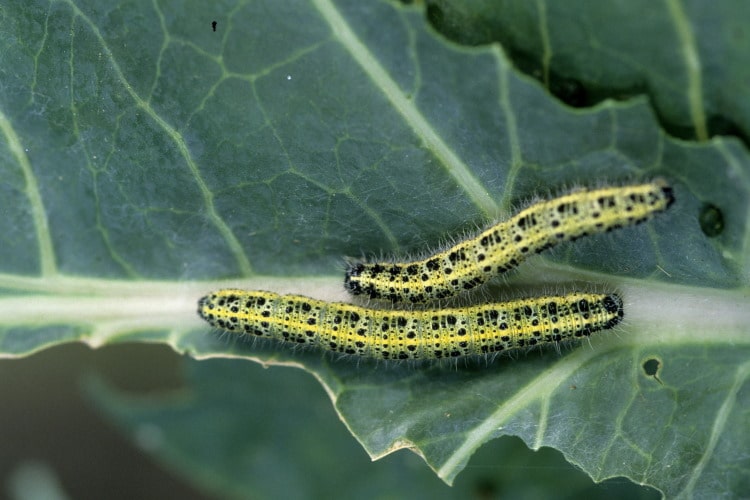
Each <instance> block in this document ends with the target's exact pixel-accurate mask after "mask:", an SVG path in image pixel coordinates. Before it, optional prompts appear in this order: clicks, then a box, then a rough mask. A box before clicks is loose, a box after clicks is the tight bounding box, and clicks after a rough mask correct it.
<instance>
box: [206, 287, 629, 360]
mask: <svg viewBox="0 0 750 500" xmlns="http://www.w3.org/2000/svg"><path fill="white" fill-rule="evenodd" d="M198 314H199V315H200V316H201V318H203V319H204V320H206V321H207V322H208V323H210V324H211V325H212V326H214V327H216V328H219V329H222V330H225V331H228V332H232V333H239V334H245V335H252V336H256V337H264V338H271V339H276V340H279V341H282V342H289V343H293V344H298V345H309V346H314V347H318V348H321V349H324V350H327V351H331V352H336V353H342V354H351V355H356V356H363V357H368V358H375V359H386V360H399V359H441V358H456V357H461V356H473V355H487V354H494V353H498V352H503V351H507V350H512V349H519V348H525V347H530V346H536V345H544V344H557V343H559V342H562V341H565V340H574V339H579V338H584V337H588V336H589V335H591V334H592V333H594V332H598V331H600V330H605V329H608V328H612V327H613V326H615V325H617V324H618V323H619V322H620V321H621V320H622V318H623V314H624V311H623V303H622V299H621V298H620V296H619V295H617V294H614V293H610V294H597V293H583V292H572V293H569V294H566V295H558V296H543V297H533V298H528V299H518V300H512V301H509V302H499V303H490V304H481V305H475V306H468V307H455V308H445V309H424V310H412V311H407V310H386V309H370V308H365V307H361V306H357V305H354V304H345V303H338V302H323V301H320V300H315V299H310V298H308V297H302V296H299V295H278V294H275V293H271V292H263V291H245V290H233V289H229V290H219V291H216V292H213V293H211V294H209V295H207V296H205V297H203V298H202V299H200V301H199V302H198Z"/></svg>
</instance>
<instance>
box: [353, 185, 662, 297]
mask: <svg viewBox="0 0 750 500" xmlns="http://www.w3.org/2000/svg"><path fill="white" fill-rule="evenodd" d="M673 202H674V195H673V192H672V188H671V187H670V186H669V185H668V184H667V183H666V181H664V180H663V179H656V180H654V181H652V182H648V183H644V184H635V185H626V186H617V187H605V188H599V189H579V190H576V191H573V192H571V193H568V194H566V195H563V196H560V197H558V198H554V199H551V200H543V201H540V202H537V203H534V204H532V205H531V206H529V207H527V208H525V209H524V210H521V211H520V212H518V213H517V214H516V215H514V216H513V217H511V218H509V219H507V220H504V221H502V222H499V223H497V224H495V225H493V226H491V227H489V228H488V229H486V230H484V231H482V232H481V233H480V234H478V235H477V236H474V237H472V238H469V239H466V240H464V241H462V242H460V243H458V244H457V245H455V246H453V247H451V248H448V249H447V250H444V251H441V252H438V253H435V254H432V255H430V256H429V257H427V258H424V259H421V260H416V261H413V262H403V263H400V262H395V263H384V262H355V263H351V264H349V265H348V268H347V270H346V276H345V278H344V286H345V287H346V289H347V290H348V291H349V292H350V293H351V294H352V295H364V296H366V297H369V298H371V299H383V300H389V301H392V302H407V303H420V302H429V301H434V300H440V299H446V298H449V297H452V296H454V295H456V294H459V293H461V292H465V291H468V290H471V289H473V288H475V287H476V286H479V285H481V284H482V283H485V282H486V281H488V280H489V279H491V278H492V277H494V276H496V275H498V274H502V273H504V272H506V271H508V270H510V269H513V268H515V267H516V266H518V265H519V264H520V263H521V262H523V261H524V260H525V259H526V258H527V257H529V256H531V255H533V254H536V253H539V252H542V251H543V250H546V249H547V248H550V247H552V246H555V245H556V244H558V243H561V242H563V241H571V240H575V239H577V238H581V237H583V236H587V235H590V234H596V233H603V232H607V231H612V230H614V229H618V228H621V227H625V226H632V225H635V224H638V223H641V222H644V221H646V220H648V219H649V218H651V217H652V216H653V215H654V214H656V213H658V212H661V211H664V210H666V209H667V208H668V207H669V206H670V205H671V204H672V203H673Z"/></svg>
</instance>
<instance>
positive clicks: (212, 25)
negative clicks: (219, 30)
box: [211, 21, 216, 31]
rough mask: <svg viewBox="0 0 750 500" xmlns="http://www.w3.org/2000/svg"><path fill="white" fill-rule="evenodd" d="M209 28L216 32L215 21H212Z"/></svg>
mask: <svg viewBox="0 0 750 500" xmlns="http://www.w3.org/2000/svg"><path fill="white" fill-rule="evenodd" d="M211 27H212V28H213V29H214V31H216V21H213V22H212V23H211Z"/></svg>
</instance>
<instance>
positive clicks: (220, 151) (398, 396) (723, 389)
mask: <svg viewBox="0 0 750 500" xmlns="http://www.w3.org/2000/svg"><path fill="white" fill-rule="evenodd" d="M535 5H536V6H537V7H539V6H543V4H541V3H539V2H538V3H537V4H535ZM668 5H669V6H670V7H671V8H672V10H674V8H675V7H677V5H676V4H675V5H672V3H668ZM431 12H432V13H433V14H434V12H435V11H434V10H432V11H431ZM636 12H639V11H636ZM548 14H549V13H548ZM740 14H741V11H739V10H738V11H737V12H731V11H729V10H727V11H726V12H722V13H721V16H723V17H720V18H718V19H717V18H711V19H710V21H711V23H713V24H711V23H708V21H706V20H705V19H703V18H702V17H700V16H697V15H695V14H694V13H692V12H690V11H687V12H686V13H685V14H684V16H683V17H681V18H679V19H678V18H675V17H672V18H668V20H671V21H672V22H673V24H674V25H675V26H677V27H678V28H681V29H682V28H685V27H690V28H692V32H693V34H694V36H699V35H700V38H699V39H697V40H699V41H700V43H698V44H697V46H700V47H703V46H709V47H714V46H713V45H711V42H712V40H713V38H712V37H715V36H716V35H715V34H714V33H724V31H721V30H718V31H717V30H712V29H711V26H713V25H715V23H719V24H721V23H725V24H726V25H727V26H730V25H732V23H734V22H736V21H735V20H736V19H740V17H739V16H740ZM0 15H2V16H4V17H3V19H2V22H3V31H2V33H0V49H2V50H0V81H2V83H3V84H2V86H0V137H2V139H3V140H2V142H0V169H1V170H0V173H1V174H2V177H0V179H2V180H1V181H0V187H2V190H3V195H4V196H2V198H0V206H1V207H2V210H3V213H4V214H6V217H4V218H3V220H2V222H1V224H2V231H0V255H1V256H2V258H0V289H2V290H3V295H2V297H1V298H0V353H2V355H3V356H6V357H13V356H22V355H27V354H29V353H32V352H35V351H38V350H40V349H44V348H46V347H48V346H51V345H55V344H59V343H64V342H73V341H78V342H86V343H88V344H90V345H93V346H99V345H103V344H109V343H115V342H126V341H145V342H159V343H166V344H168V345H170V346H172V347H173V348H174V349H175V350H177V351H178V352H186V353H189V354H191V355H192V356H194V357H197V358H206V357H243V358H247V359H254V360H257V361H260V362H263V363H279V364H288V363H293V364H296V365H300V366H302V367H304V368H305V369H306V370H308V371H309V372H310V373H312V374H314V375H315V376H316V377H317V378H318V380H319V381H320V382H321V383H322V384H323V386H324V387H325V389H326V391H327V392H328V394H329V396H330V397H331V399H332V401H333V403H334V406H335V407H336V410H337V411H338V413H339V416H340V417H341V419H342V420H344V422H345V423H346V425H347V427H348V428H349V429H350V430H351V431H352V433H353V434H354V435H355V437H356V438H357V439H358V440H359V441H360V443H361V444H362V445H363V446H364V447H365V449H366V450H367V451H368V453H370V455H371V456H373V457H380V456H383V455H385V454H387V453H389V452H391V451H393V450H395V449H398V448H402V447H410V448H413V449H415V450H416V451H417V452H418V453H419V454H421V455H422V456H423V457H424V459H425V461H426V462H427V463H428V464H429V465H430V466H431V467H432V468H433V469H434V470H435V471H436V472H437V474H438V475H439V477H441V478H442V479H443V480H445V481H446V482H448V483H451V482H452V481H453V479H454V478H455V477H456V475H457V474H458V473H459V472H460V471H461V470H462V469H463V467H464V466H465V464H466V462H467V461H468V459H469V457H470V456H471V454H472V453H473V452H474V451H475V450H476V449H477V448H478V447H479V446H481V445H482V444H483V443H485V442H487V441H488V440H491V439H493V438H496V437H500V436H504V435H513V436H519V437H521V439H523V440H524V441H525V442H526V443H527V444H528V445H529V446H530V447H532V448H533V449H538V448H539V447H542V446H552V447H555V448H557V449H559V450H561V451H562V452H563V453H564V454H565V456H566V457H567V458H568V460H569V461H570V462H572V463H574V464H576V465H578V466H579V467H581V468H582V469H583V470H585V471H586V472H587V473H588V474H589V475H590V476H591V477H592V478H593V479H594V480H596V481H600V480H602V479H605V478H607V477H613V476H626V477H628V478H630V479H632V480H634V481H635V482H638V483H643V484H649V485H653V486H655V487H657V488H659V489H660V490H661V491H663V492H664V493H666V494H668V495H669V496H675V495H680V494H682V495H686V496H689V495H695V496H708V495H719V494H732V493H734V494H735V495H736V494H738V492H741V491H743V490H744V489H746V487H747V479H746V478H747V477H748V471H750V462H748V459H747V458H746V454H745V453H744V451H743V450H745V449H747V447H748V445H749V444H750V443H748V439H747V437H746V436H747V435H749V433H748V432H747V431H748V430H749V429H748V424H747V422H748V421H749V420H748V418H747V413H748V408H750V404H749V401H748V395H747V391H744V390H743V389H744V384H745V381H746V380H747V377H748V373H749V372H750V364H749V363H748V361H747V360H748V358H749V356H748V354H749V353H750V334H749V332H748V327H747V325H748V321H749V320H750V312H748V307H747V306H748V300H747V293H748V282H749V281H750V280H749V279H748V276H749V275H750V271H749V269H750V266H748V260H749V257H748V256H749V255H750V252H748V241H749V238H748V229H747V228H748V223H747V218H748V205H747V200H748V199H750V197H749V196H748V195H749V194H750V193H749V192H750V156H748V152H747V148H746V145H745V144H744V143H743V142H741V141H740V140H738V139H737V138H734V137H714V138H712V139H710V140H705V141H703V142H701V143H696V142H688V141H683V140H679V139H675V138H673V137H672V136H670V135H667V134H666V133H664V131H663V130H662V127H661V126H660V124H659V123H657V121H656V119H655V116H654V112H653V111H652V109H651V107H650V105H649V102H650V101H649V99H648V97H654V96H636V97H632V98H629V99H627V100H623V101H619V102H618V101H612V100H604V101H602V102H600V103H599V104H597V105H596V106H593V107H590V108H585V109H573V108H570V107H568V106H566V105H564V104H561V103H560V102H559V100H558V99H556V98H555V97H554V96H552V95H551V94H550V93H549V92H548V91H547V90H546V88H545V87H544V86H543V85H541V84H540V83H539V82H537V81H536V80H533V79H531V78H530V77H528V76H526V75H525V74H523V73H522V72H521V71H519V70H518V69H517V68H516V67H514V66H513V65H512V64H511V63H510V61H509V59H508V58H507V57H506V55H505V52H504V51H503V48H502V47H501V46H500V45H490V46H485V47H465V46H460V45H457V44H455V43H452V42H449V41H446V40H445V39H443V38H442V37H441V36H440V35H438V34H436V33H435V32H434V31H433V30H432V29H431V28H430V27H429V26H428V24H427V22H426V20H425V13H424V12H423V11H422V10H420V9H417V8H409V7H402V6H399V5H396V4H393V3H388V2H385V1H375V0H372V1H369V2H361V1H355V0H338V1H335V0H315V1H310V2H291V1H276V0H275V1H266V2H226V3H218V2H212V3H210V4H208V5H205V4H204V3H198V2H184V3H183V4H180V5H176V4H174V3H163V4H162V3H155V4H149V5H145V4H144V5H140V4H138V5H136V4H127V3H121V2H116V1H110V2H93V1H92V2H78V3H74V2H72V1H62V2H56V3H52V4H47V3H37V2H9V3H8V4H7V5H6V6H4V7H3V8H2V10H0ZM639 15H640V14H639ZM666 15H667V16H674V15H675V14H674V12H672V11H670V13H669V14H666ZM691 16H692V17H691ZM433 18H434V15H433ZM548 19H551V18H548ZM595 19H596V18H595ZM214 20H215V21H216V22H217V29H216V31H215V32H214V31H213V30H212V28H211V23H212V21H214ZM457 22H458V21H457ZM524 22H528V21H524ZM665 22H666V21H665ZM704 23H707V24H704ZM457 26H460V24H457ZM567 30H568V32H569V33H568V35H567V36H566V31H565V29H562V28H561V31H560V33H559V34H555V37H554V41H555V42H554V43H555V44H557V43H558V42H557V40H558V38H559V39H567V38H570V39H572V40H573V42H571V43H573V44H575V43H578V44H581V43H583V42H581V41H577V40H580V37H579V36H578V35H577V34H576V33H577V31H576V29H575V28H567ZM683 31H684V30H683ZM606 33H607V30H606V28H603V34H602V35H600V37H599V38H598V39H597V40H596V47H597V48H600V47H601V46H602V45H604V49H609V53H613V51H615V48H613V47H614V46H613V47H612V48H609V47H607V45H606V44H607V41H606V40H607V38H606ZM632 33H634V34H633V35H632V36H633V37H636V38H637V39H638V40H639V42H640V43H642V44H643V45H645V46H646V47H648V49H647V50H646V52H649V51H655V50H657V49H659V50H662V51H666V55H663V56H661V57H666V58H668V59H669V60H670V61H672V62H674V63H675V64H680V63H681V64H682V67H683V68H687V69H686V70H684V71H683V72H682V73H680V72H674V73H672V72H667V73H664V72H663V69H664V68H662V67H661V65H660V63H659V61H660V60H661V59H660V58H654V59H653V61H651V62H642V63H641V64H640V71H641V72H642V73H643V74H646V75H648V76H649V77H650V78H653V79H655V80H658V81H660V82H661V81H663V80H664V79H666V80H667V85H671V86H673V87H674V88H678V89H683V88H685V82H686V81H687V82H688V90H686V91H682V90H681V91H680V92H683V93H682V94H680V93H679V92H678V94H677V95H676V96H675V99H676V100H677V101H680V102H685V103H687V104H686V105H685V106H687V109H689V110H691V111H690V112H691V113H693V111H695V110H696V109H698V108H700V105H701V104H703V108H704V109H709V108H710V106H709V105H710V103H711V102H715V101H716V100H719V99H720V97H718V96H717V95H715V94H712V89H713V88H714V87H711V86H709V87H706V88H705V89H703V90H702V91H701V92H698V94H695V92H694V90H695V89H694V88H693V87H691V86H690V85H692V84H694V83H695V81H696V78H697V76H696V72H695V68H696V66H695V65H693V64H692V63H693V62H694V60H693V58H692V56H693V55H695V54H697V55H696V57H698V60H699V61H700V62H704V63H705V64H703V65H699V66H698V67H700V68H703V69H702V72H701V73H700V76H702V78H699V79H698V80H700V81H712V80H711V79H710V78H709V77H708V76H705V75H704V73H706V75H708V74H709V73H710V74H713V73H714V72H713V71H711V70H712V69H713V66H711V65H709V64H708V61H711V64H712V65H721V64H729V65H730V66H727V67H726V68H724V69H725V70H726V72H730V71H735V72H738V71H741V70H737V69H736V68H734V67H733V66H731V64H732V63H733V61H734V60H736V59H738V58H739V57H735V58H734V59H732V58H729V59H724V58H720V57H711V58H709V56H712V55H713V54H714V53H715V52H714V51H713V50H718V49H712V51H709V52H705V53H704V52H701V51H698V52H697V53H696V52H695V51H694V50H693V49H692V48H691V47H692V46H690V45H689V44H688V45H686V44H685V40H684V39H683V38H677V41H675V39H674V38H669V37H671V36H673V35H672V34H671V33H666V32H663V31H659V30H654V31H653V32H648V33H641V32H639V31H638V30H636V29H633V31H632ZM615 38H616V37H615ZM615 38H613V43H614V42H615V41H616V39H615ZM519 43H521V42H519ZM524 43H525V42H524ZM560 43H562V42H560ZM590 43H591V42H590ZM727 43H729V42H727ZM555 46H557V45H555ZM579 47H580V46H579ZM518 50H519V49H518V48H514V52H517V51H518ZM566 50H568V49H566ZM579 50H583V49H579ZM616 50H617V51H620V52H622V51H623V50H624V49H622V48H617V49H616ZM732 51H733V52H732V53H737V54H741V55H743V56H744V57H745V60H747V55H748V53H749V52H750V50H747V48H746V47H744V46H743V45H742V41H741V40H740V41H738V42H737V43H736V44H733V45H732ZM528 52H529V53H533V51H532V50H531V49H529V51H528ZM600 52H601V53H604V54H606V53H608V51H607V50H600ZM599 59H601V57H600V58H597V59H596V60H595V61H594V62H595V63H596V64H594V65H592V67H591V68H590V69H589V70H590V71H591V72H592V74H596V72H597V71H599V72H600V73H599V74H600V77H598V80H599V82H600V83H599V85H600V87H597V88H612V89H616V88H618V87H617V85H615V84H614V83H611V82H612V81H615V80H616V79H617V78H616V77H615V76H613V75H612V74H611V71H610V70H611V68H610V64H609V61H607V62H606V63H605V62H601V63H600V62H598V61H599ZM603 59H604V60H605V61H606V60H607V58H606V57H605V58H603ZM554 61H555V65H554V69H555V72H556V73H560V74H564V75H567V74H568V73H567V72H566V71H564V68H568V69H569V71H570V74H573V75H575V74H576V73H575V69H576V68H578V67H580V64H573V63H570V64H568V63H565V64H563V63H561V64H563V65H562V66H558V65H557V60H554ZM725 61H726V62H725ZM550 67H552V66H550ZM745 71H746V69H745ZM683 73H687V74H688V77H687V80H685V79H684V77H683ZM736 74H742V73H736ZM575 78H579V79H580V80H581V81H582V82H584V84H588V82H589V78H584V77H575ZM731 81H735V80H731ZM607 82H610V83H609V84H607ZM690 82H692V83H690ZM691 89H692V90H691ZM659 95H661V94H659ZM696 95H698V100H697V101H696V100H695V96H696ZM703 96H705V97H703ZM747 97H748V95H747V90H746V89H743V88H739V89H737V90H736V91H735V92H733V93H730V94H728V95H727V96H725V97H723V98H725V99H727V100H728V102H729V103H730V104H729V105H727V109H732V110H737V113H739V115H737V116H739V117H743V116H746V114H743V113H744V111H742V110H743V109H744V108H743V106H746V105H747V102H749V101H748V99H747ZM654 98H655V99H656V98H658V96H656V97H654ZM659 102H661V101H659ZM696 106H697V107H696ZM678 108H679V106H675V109H678ZM660 109H661V108H660ZM711 109H713V108H711ZM659 115H660V117H661V119H662V121H663V122H667V123H668V124H671V125H670V126H666V128H667V129H669V130H672V129H673V127H684V122H683V121H681V120H677V119H675V121H674V122H670V121H669V120H671V118H670V115H668V114H666V113H665V114H663V115H662V113H661V112H660V113H659ZM696 116H697V115H695V113H693V114H691V117H692V118H691V121H690V122H689V123H690V124H691V127H693V128H694V130H695V134H693V135H695V136H696V137H702V135H703V132H701V130H703V128H702V126H701V125H700V123H701V120H697V119H696ZM703 116H704V117H705V116H708V114H707V113H706V112H705V111H704V112H703ZM727 116H729V114H727ZM724 118H725V119H727V120H730V121H732V122H733V123H737V124H738V125H737V127H738V128H739V133H738V135H740V136H743V137H747V136H748V135H747V130H748V128H747V126H746V125H745V124H746V123H747V122H745V121H743V120H741V119H740V118H737V117H729V118H727V117H726V116H725V117H724ZM709 121H710V120H709ZM654 176H664V177H666V178H668V179H669V180H670V181H671V182H672V183H673V184H674V185H675V189H676V197H677V203H676V204H675V206H674V207H673V208H672V209H670V211H669V212H667V213H666V214H663V215H661V216H659V217H658V218H656V219H655V220H654V221H653V222H651V223H649V224H647V225H644V226H639V227H637V228H632V229H626V230H623V231H621V232H619V233H614V234H610V235H603V236H597V237H592V238H588V239H586V240H581V241H578V242H576V243H574V244H568V245H564V246H562V247H560V248H559V249H557V250H555V251H553V252H550V253H547V254H544V255H543V256H540V257H536V258H534V259H533V260H532V261H531V262H528V263H527V264H525V265H524V266H523V268H522V269H521V270H519V272H517V273H515V274H514V275H513V276H512V277H510V278H509V279H508V282H507V283H499V284H498V287H497V288H492V289H490V290H489V292H488V293H490V294H492V295H496V296H498V297H507V296H511V295H515V294H516V293H529V289H539V288H543V289H555V290H559V289H566V290H567V289H572V288H575V287H581V286H582V287H586V288H591V287H594V288H597V289H607V290H610V289H618V290H620V291H621V292H622V293H623V295H624V296H625V299H626V322H625V324H624V325H623V326H622V328H620V329H619V330H617V331H616V332H614V334H608V335H603V336H601V337H600V338H596V339H592V341H591V345H584V346H581V347H580V348H576V349H573V348H572V347H571V348H570V349H568V347H569V346H565V349H563V352H562V355H558V354H557V353H555V352H554V351H544V352H538V351H531V352H528V353H519V354H517V355H516V356H515V359H513V358H507V357H506V358H498V359H495V360H483V361H477V360H471V361H469V362H467V363H466V364H460V365H458V366H445V365H417V366H414V365H394V364H388V365H383V364H382V363H381V364H378V363H375V362H368V361H361V362H353V361H351V360H340V359H333V358H332V357H331V356H327V355H323V354H321V353H318V352H310V351H305V352H299V351H294V350H292V349H288V348H283V347H279V346H276V345H267V344H260V343H258V344H253V343H249V342H246V341H244V340H234V341H228V340H227V338H226V337H220V336H217V335H214V334H212V333H210V330H209V328H207V326H206V325H204V324H203V323H202V322H201V321H200V319H199V318H198V317H197V315H196V314H195V308H196V300H197V299H198V297H200V296H201V295H203V294H204V293H206V292H208V291H210V290H212V289H215V288H220V287H227V286H242V287H245V288H250V289H270V290H273V291H278V292H296V293H302V294H305V295H310V296H314V297H317V298H323V299H331V300H346V297H345V295H344V293H343V290H342V286H341V280H342V277H341V275H342V272H341V270H342V265H341V263H342V258H343V257H344V256H354V257H358V256H361V255H363V254H366V255H381V254H384V253H385V254H395V255H399V256H403V255H408V254H410V253H416V252H421V251H424V250H425V249H426V248H435V247H436V246H439V245H440V244H442V243H443V242H445V241H446V240H452V239H455V238H458V237H460V236H461V235H462V234H463V233H464V232H465V231H471V230H473V229H474V228H476V226H477V225H481V224H483V223H485V222H486V221H487V220H489V219H493V218H496V217H499V216H502V215H504V214H507V213H509V212H510V211H512V209H513V207H517V206H518V205H519V204H521V203H523V202H524V201H525V200H527V199H529V198H530V197H533V196H535V195H542V196H544V195H546V194H547V193H550V192H552V193H554V192H558V191H560V190H561V189H563V188H564V187H565V186H571V185H576V184H598V183H605V182H606V183H616V182H622V181H627V180H632V179H648V178H651V177H654ZM209 280H210V281H209ZM508 285H510V286H508ZM524 288H526V289H525V290H524ZM519 289H520V291H519ZM655 367H658V370H655ZM228 383H230V384H235V383H236V384H241V385H242V387H243V390H248V387H249V388H251V387H252V384H248V383H247V381H244V380H243V381H234V380H229V381H228ZM288 397H292V398H293V397H294V395H293V394H291V395H289V396H288ZM237 439H238V440H241V439H248V437H247V436H237Z"/></svg>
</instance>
